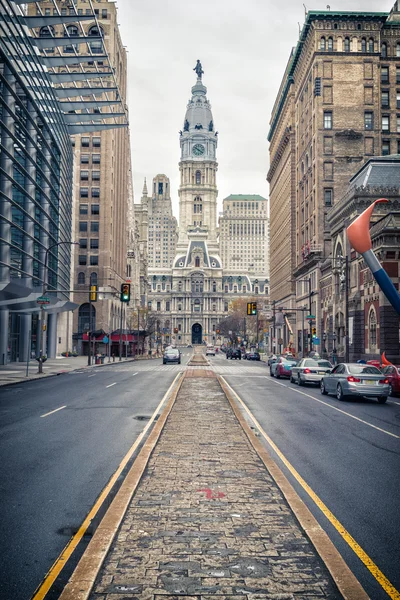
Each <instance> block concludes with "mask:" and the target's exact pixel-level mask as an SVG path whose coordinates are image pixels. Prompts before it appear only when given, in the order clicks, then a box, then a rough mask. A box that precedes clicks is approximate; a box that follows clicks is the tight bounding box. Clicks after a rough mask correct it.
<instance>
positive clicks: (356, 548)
mask: <svg viewBox="0 0 400 600" xmlns="http://www.w3.org/2000/svg"><path fill="white" fill-rule="evenodd" d="M222 379H223V380H224V382H225V384H226V386H227V387H228V388H229V389H230V391H231V392H232V394H233V395H234V396H235V397H236V399H237V401H238V402H239V403H240V404H241V406H242V407H243V409H244V410H245V411H246V413H247V414H248V415H249V417H250V418H251V420H252V421H253V423H254V425H255V426H256V427H257V428H258V430H259V432H260V433H261V435H262V436H263V438H264V439H265V440H266V441H267V442H268V444H269V445H270V446H271V448H272V449H273V450H274V452H275V453H276V454H277V455H278V456H279V458H280V459H281V461H282V462H283V464H284V465H285V466H286V467H287V469H288V470H289V471H290V473H291V474H292V475H293V477H294V478H295V479H296V480H297V481H298V483H299V484H300V485H301V487H302V488H303V489H304V491H305V492H307V494H308V495H309V496H310V498H311V499H312V500H313V501H314V503H315V504H316V505H317V506H318V508H319V509H320V511H321V512H322V513H323V514H324V515H325V517H326V518H327V519H328V521H329V522H330V523H331V524H332V525H333V527H334V528H335V529H336V531H337V532H338V533H339V534H340V535H341V536H342V538H343V539H344V540H345V542H346V543H347V544H348V545H349V546H350V548H351V549H352V550H353V552H354V553H355V554H356V555H357V556H358V558H359V559H360V560H361V562H362V563H363V564H364V565H365V566H366V567H367V569H368V570H369V571H370V573H371V574H372V576H373V577H374V578H375V579H376V581H377V582H378V583H379V584H380V586H381V587H382V588H383V589H384V591H385V592H386V593H387V595H388V596H389V598H391V600H400V592H399V591H398V590H397V589H396V588H395V587H394V585H393V584H392V583H391V582H390V581H389V580H388V579H387V577H386V576H385V575H384V574H383V573H382V571H381V570H380V569H379V567H378V566H377V565H376V564H375V563H374V561H373V560H372V559H371V558H370V557H369V555H368V554H367V553H366V552H365V550H363V548H361V546H360V545H359V544H358V542H356V540H355V539H354V538H353V536H352V535H351V534H350V533H349V532H348V531H347V529H346V528H345V527H344V526H343V525H342V523H341V522H340V521H339V520H338V519H337V518H336V517H335V515H334V514H333V513H332V512H331V511H330V510H329V508H328V507H327V506H326V504H324V502H322V500H321V498H320V497H319V496H318V495H317V494H316V493H315V492H314V490H313V489H312V488H311V487H310V486H309V485H308V483H307V482H306V481H305V480H304V479H303V477H302V476H301V475H300V473H299V472H298V471H296V469H295V468H294V467H293V465H292V464H291V463H290V462H289V461H288V459H287V458H286V457H285V456H284V454H283V453H282V452H281V451H280V450H279V448H278V446H277V445H276V444H275V442H273V441H272V439H271V438H270V437H269V435H268V434H267V433H266V432H265V431H264V429H263V428H262V427H261V425H260V423H259V422H258V421H257V419H256V418H255V416H254V415H253V413H252V412H251V411H250V409H249V408H248V407H247V406H246V404H245V403H244V402H243V400H242V399H241V398H240V397H239V396H238V394H237V393H236V392H235V390H233V389H232V388H231V386H230V385H229V383H228V382H227V381H226V379H225V378H224V377H222ZM310 397H312V396H310ZM328 406H329V405H328Z"/></svg>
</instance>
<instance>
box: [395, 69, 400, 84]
mask: <svg viewBox="0 0 400 600" xmlns="http://www.w3.org/2000/svg"><path fill="white" fill-rule="evenodd" d="M396 83H400V67H396Z"/></svg>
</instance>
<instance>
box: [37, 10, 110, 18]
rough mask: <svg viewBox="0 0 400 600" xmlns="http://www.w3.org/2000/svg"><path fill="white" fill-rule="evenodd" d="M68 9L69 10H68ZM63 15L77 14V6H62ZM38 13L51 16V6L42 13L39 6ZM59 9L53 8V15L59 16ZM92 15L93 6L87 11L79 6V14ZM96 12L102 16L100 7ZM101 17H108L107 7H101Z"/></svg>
mask: <svg viewBox="0 0 400 600" xmlns="http://www.w3.org/2000/svg"><path fill="white" fill-rule="evenodd" d="M67 11H68V12H67ZM60 12H61V15H62V16H63V17H64V16H66V15H70V16H75V15H76V11H75V8H72V7H69V9H67V8H62V9H61V10H60ZM36 14H37V15H38V16H39V15H41V14H44V15H45V17H50V16H51V8H45V9H44V13H42V12H41V11H40V9H39V7H38V8H37V9H36ZM58 14H59V13H58V10H57V9H56V8H53V15H54V16H58ZM83 14H86V15H91V14H93V13H92V9H91V8H86V9H85V12H84V11H83V8H78V15H83ZM94 14H95V15H96V17H100V10H99V9H98V8H95V9H94ZM101 18H102V19H107V18H108V13H107V9H106V8H102V9H101Z"/></svg>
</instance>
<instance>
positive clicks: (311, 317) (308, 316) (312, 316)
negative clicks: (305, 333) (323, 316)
mask: <svg viewBox="0 0 400 600" xmlns="http://www.w3.org/2000/svg"><path fill="white" fill-rule="evenodd" d="M306 319H315V315H307V316H306Z"/></svg>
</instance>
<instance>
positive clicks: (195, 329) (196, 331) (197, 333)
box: [192, 323, 203, 344]
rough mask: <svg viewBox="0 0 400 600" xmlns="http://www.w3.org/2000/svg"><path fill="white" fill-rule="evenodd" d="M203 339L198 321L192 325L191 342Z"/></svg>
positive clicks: (199, 341) (194, 342) (198, 342)
mask: <svg viewBox="0 0 400 600" xmlns="http://www.w3.org/2000/svg"><path fill="white" fill-rule="evenodd" d="M202 341H203V328H202V326H201V325H200V323H195V324H194V325H193V326H192V344H201V343H202Z"/></svg>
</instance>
